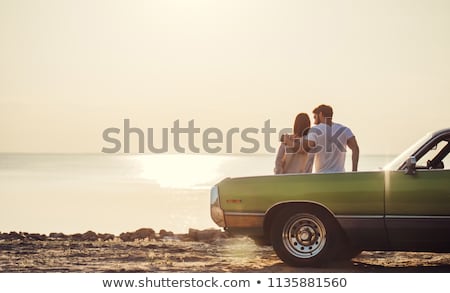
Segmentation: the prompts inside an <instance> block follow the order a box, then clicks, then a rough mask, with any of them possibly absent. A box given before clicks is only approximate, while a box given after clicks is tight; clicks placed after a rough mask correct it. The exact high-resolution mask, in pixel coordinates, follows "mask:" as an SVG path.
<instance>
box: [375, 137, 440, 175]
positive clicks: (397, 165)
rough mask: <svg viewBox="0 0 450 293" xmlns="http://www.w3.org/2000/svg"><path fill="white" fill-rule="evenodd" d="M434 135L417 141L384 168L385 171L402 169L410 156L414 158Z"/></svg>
mask: <svg viewBox="0 0 450 293" xmlns="http://www.w3.org/2000/svg"><path fill="white" fill-rule="evenodd" d="M431 136H432V134H431V133H428V134H427V135H425V136H424V137H422V138H421V139H419V140H418V141H416V142H415V143H413V144H412V145H411V146H410V147H409V148H407V149H406V150H405V151H404V152H403V153H401V154H400V155H398V156H397V157H396V158H395V159H393V160H392V161H391V162H389V163H388V164H387V165H386V166H384V168H383V170H388V171H394V170H398V168H400V166H401V165H402V164H403V163H404V162H405V161H406V159H407V158H408V157H409V156H412V154H413V153H414V152H415V151H416V150H417V149H418V148H419V147H420V146H422V145H423V144H425V142H427V141H428V140H429V139H430V138H431Z"/></svg>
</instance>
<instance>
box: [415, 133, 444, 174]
mask: <svg viewBox="0 0 450 293" xmlns="http://www.w3.org/2000/svg"><path fill="white" fill-rule="evenodd" d="M449 148H450V145H449V142H448V141H446V140H441V141H439V142H438V143H437V144H435V145H434V146H433V147H432V148H430V149H429V150H428V151H427V152H426V153H425V154H424V155H423V156H422V157H421V158H420V159H419V160H418V161H417V164H416V166H417V168H420V169H447V170H449V169H450V155H449Z"/></svg>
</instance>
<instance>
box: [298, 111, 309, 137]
mask: <svg viewBox="0 0 450 293" xmlns="http://www.w3.org/2000/svg"><path fill="white" fill-rule="evenodd" d="M310 127H311V121H310V120H309V116H308V114H306V113H300V114H298V115H297V117H295V122H294V134H296V135H297V136H299V137H302V136H304V135H307V134H308V131H309V128H310Z"/></svg>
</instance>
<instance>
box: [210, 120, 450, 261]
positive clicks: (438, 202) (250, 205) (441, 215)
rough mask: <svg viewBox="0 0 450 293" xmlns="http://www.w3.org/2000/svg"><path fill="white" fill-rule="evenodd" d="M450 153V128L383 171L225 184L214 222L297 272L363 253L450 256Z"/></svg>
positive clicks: (217, 189) (216, 193)
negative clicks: (265, 246) (266, 247)
mask: <svg viewBox="0 0 450 293" xmlns="http://www.w3.org/2000/svg"><path fill="white" fill-rule="evenodd" d="M449 152H450V128H449V129H444V130H440V131H437V132H434V133H429V134H427V135H426V136H425V137H423V138H422V139H420V140H419V141H417V142H416V143H415V144H413V145H412V146H411V147H410V148H408V149H407V150H406V151H405V152H403V153H402V154H401V155H399V156H398V157H397V158H396V159H394V160H393V161H392V162H391V163H389V164H388V165H387V166H386V167H385V168H384V169H383V170H380V171H371V172H347V173H328V174H289V175H287V174H286V175H270V176H255V177H240V178H226V179H224V180H222V181H221V182H219V183H218V184H216V185H215V186H214V187H213V188H212V189H211V217H212V219H213V220H214V222H215V223H216V224H217V225H219V226H220V227H224V229H225V230H226V231H229V232H230V233H234V234H239V235H248V236H250V237H252V238H254V239H259V240H262V241H264V242H266V243H271V244H272V246H273V248H274V250H275V252H276V253H277V255H278V256H279V257H280V258H281V259H282V260H283V261H284V262H285V263H287V264H289V265H293V266H316V265H320V264H323V263H325V262H328V261H330V260H333V259H349V258H351V257H353V256H355V255H357V254H359V253H360V252H361V251H362V250H385V251H388V250H391V251H392V250H402V251H434V252H450V168H449V167H450V155H449Z"/></svg>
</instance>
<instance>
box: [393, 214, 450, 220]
mask: <svg viewBox="0 0 450 293" xmlns="http://www.w3.org/2000/svg"><path fill="white" fill-rule="evenodd" d="M386 219H436V220H440V219H443V220H450V216H396V215H391V216H386Z"/></svg>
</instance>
